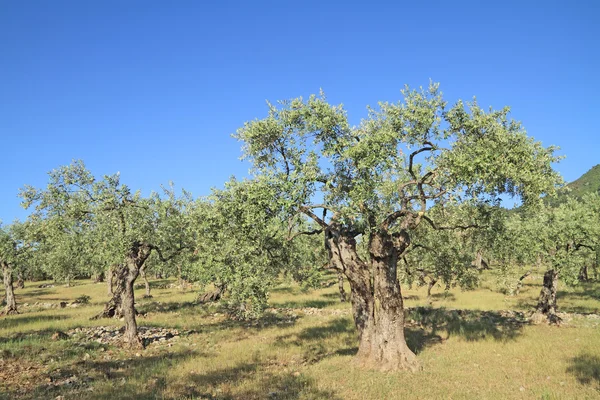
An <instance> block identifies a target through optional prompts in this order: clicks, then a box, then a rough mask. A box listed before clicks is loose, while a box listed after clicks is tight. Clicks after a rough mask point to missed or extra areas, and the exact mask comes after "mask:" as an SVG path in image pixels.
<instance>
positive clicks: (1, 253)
mask: <svg viewBox="0 0 600 400" xmlns="http://www.w3.org/2000/svg"><path fill="white" fill-rule="evenodd" d="M26 238H27V236H26V232H25V226H24V224H22V223H20V222H18V221H15V222H14V223H12V224H11V225H8V226H3V225H2V223H1V222H0V266H2V276H3V281H4V292H5V297H4V303H5V305H4V310H2V312H0V314H4V315H10V314H18V313H19V312H18V310H17V301H16V299H15V291H14V283H13V280H14V274H15V269H16V268H20V267H22V266H23V264H24V263H25V262H26V259H27V252H28V251H29V250H30V246H29V243H27V241H26V240H27V239H26Z"/></svg>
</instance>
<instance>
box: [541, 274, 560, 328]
mask: <svg viewBox="0 0 600 400" xmlns="http://www.w3.org/2000/svg"><path fill="white" fill-rule="evenodd" d="M557 286H558V272H556V271H555V270H554V269H551V270H548V271H546V273H545V274H544V284H543V286H542V290H541V291H540V297H539V300H538V304H537V307H536V313H538V314H541V315H543V316H544V317H546V318H547V319H548V322H550V323H559V322H560V318H559V317H558V316H557V315H556V311H557V306H556V291H557Z"/></svg>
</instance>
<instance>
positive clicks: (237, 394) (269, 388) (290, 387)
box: [185, 363, 341, 400]
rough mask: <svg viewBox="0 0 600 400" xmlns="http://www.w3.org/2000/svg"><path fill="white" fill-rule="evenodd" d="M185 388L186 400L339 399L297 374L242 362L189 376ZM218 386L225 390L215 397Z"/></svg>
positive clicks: (259, 364)
mask: <svg viewBox="0 0 600 400" xmlns="http://www.w3.org/2000/svg"><path fill="white" fill-rule="evenodd" d="M190 381H191V382H192V385H188V386H187V387H186V389H187V391H186V392H185V396H186V397H192V398H196V397H199V398H207V399H215V398H216V399H220V400H238V399H239V400H242V399H243V400H252V399H282V400H283V399H286V400H294V399H301V398H302V399H305V398H310V399H331V400H341V398H340V397H339V396H337V395H336V394H335V392H332V391H326V390H321V389H317V388H315V387H314V386H315V385H314V381H313V380H312V379H309V378H307V377H303V376H301V375H299V374H298V375H292V374H289V373H285V372H283V373H277V371H273V370H272V369H269V366H268V365H266V364H261V363H243V364H239V365H237V366H235V367H232V368H224V369H218V370H214V371H211V372H208V373H205V374H201V375H193V376H192V377H191V379H190ZM220 386H223V387H225V388H226V391H225V392H221V393H220V394H219V395H217V396H215V395H214V391H215V390H217V389H219V387H220Z"/></svg>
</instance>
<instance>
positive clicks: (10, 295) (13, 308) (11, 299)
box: [2, 261, 19, 315]
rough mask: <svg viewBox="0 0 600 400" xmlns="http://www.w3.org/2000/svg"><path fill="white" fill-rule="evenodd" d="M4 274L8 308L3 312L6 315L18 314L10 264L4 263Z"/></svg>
mask: <svg viewBox="0 0 600 400" xmlns="http://www.w3.org/2000/svg"><path fill="white" fill-rule="evenodd" d="M2 274H3V275H4V290H5V292H6V306H5V307H4V310H3V311H2V314H4V315H10V314H18V313H19V312H18V311H17V301H16V300H15V291H14V288H13V277H12V270H11V268H10V264H8V263H7V262H4V261H2Z"/></svg>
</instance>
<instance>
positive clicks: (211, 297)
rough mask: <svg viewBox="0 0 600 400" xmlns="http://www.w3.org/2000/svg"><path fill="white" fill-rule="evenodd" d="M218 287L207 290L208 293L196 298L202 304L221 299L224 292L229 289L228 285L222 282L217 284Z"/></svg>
mask: <svg viewBox="0 0 600 400" xmlns="http://www.w3.org/2000/svg"><path fill="white" fill-rule="evenodd" d="M216 287H217V288H216V289H215V290H213V291H212V292H207V293H203V294H201V295H199V296H198V298H197V299H196V301H197V302H198V303H200V304H204V303H212V302H215V301H219V300H221V297H222V296H223V293H224V292H225V290H226V289H227V285H225V284H221V285H216Z"/></svg>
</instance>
